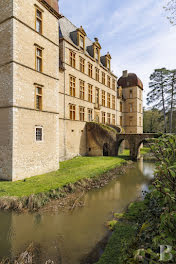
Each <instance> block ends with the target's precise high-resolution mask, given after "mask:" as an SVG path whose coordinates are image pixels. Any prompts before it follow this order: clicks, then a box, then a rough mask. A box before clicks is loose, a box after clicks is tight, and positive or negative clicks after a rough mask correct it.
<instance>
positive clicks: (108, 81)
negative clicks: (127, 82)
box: [107, 76, 111, 88]
mask: <svg viewBox="0 0 176 264" xmlns="http://www.w3.org/2000/svg"><path fill="white" fill-rule="evenodd" d="M107 83H108V87H109V88H111V78H110V77H109V76H107Z"/></svg>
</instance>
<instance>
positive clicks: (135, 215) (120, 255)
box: [89, 135, 176, 264]
mask: <svg viewBox="0 0 176 264" xmlns="http://www.w3.org/2000/svg"><path fill="white" fill-rule="evenodd" d="M151 149H152V152H153V153H154V155H155V157H156V158H157V161H158V162H157V163H156V170H155V173H154V175H155V178H154V181H153V182H152V185H151V187H150V190H151V192H150V193H148V194H147V195H146V197H145V199H144V200H143V201H137V202H134V203H131V204H130V206H129V207H128V209H127V211H126V212H125V213H124V214H120V215H119V214H115V215H114V219H113V220H112V221H111V222H109V226H110V227H111V228H112V229H113V233H112V236H111V237H110V239H109V241H108V243H107V246H106V248H105V251H104V253H103V254H102V256H101V257H100V259H99V261H98V262H96V264H106V263H108V264H124V263H125V264H137V263H159V262H160V263H176V231H175V226H176V212H175V210H176V207H175V201H176V192H175V190H176V183H175V177H176V163H175V150H176V137H175V136H174V135H163V136H162V137H161V138H159V139H157V140H156V142H153V143H152V144H151ZM161 245H162V254H161ZM166 249H167V250H166ZM161 258H162V259H161ZM89 264H91V262H90V263H89Z"/></svg>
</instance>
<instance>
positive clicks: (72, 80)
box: [69, 75, 76, 97]
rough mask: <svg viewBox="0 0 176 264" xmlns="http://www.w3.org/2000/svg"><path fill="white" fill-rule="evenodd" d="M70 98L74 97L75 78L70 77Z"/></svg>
mask: <svg viewBox="0 0 176 264" xmlns="http://www.w3.org/2000/svg"><path fill="white" fill-rule="evenodd" d="M69 88H70V89H69V90H70V96H73V97H76V77H74V76H72V75H70V78H69Z"/></svg>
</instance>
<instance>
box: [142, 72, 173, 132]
mask: <svg viewBox="0 0 176 264" xmlns="http://www.w3.org/2000/svg"><path fill="white" fill-rule="evenodd" d="M149 88H150V92H149V93H148V94H147V104H148V105H152V107H153V110H152V111H149V112H147V114H148V115H149V120H150V122H149V123H148V125H147V127H145V126H146V123H147V120H145V119H146V118H147V115H145V112H144V130H149V128H150V130H151V131H152V132H156V131H154V130H156V129H157V130H158V128H157V126H156V124H158V125H159V128H160V127H162V126H163V127H164V130H163V131H162V132H166V131H169V132H170V133H172V132H173V130H172V127H173V123H174V120H173V115H174V112H175V109H176V70H168V69H166V68H161V69H156V70H155V71H154V72H153V73H152V74H151V76H150V83H149ZM156 109H157V110H156ZM151 114H154V116H150V115H151ZM157 115H158V117H157ZM159 115H160V116H159ZM162 117H163V118H162ZM156 119H158V120H156ZM161 120H162V121H164V123H163V124H159V122H161ZM155 121H157V122H155ZM168 121H169V124H168Z"/></svg>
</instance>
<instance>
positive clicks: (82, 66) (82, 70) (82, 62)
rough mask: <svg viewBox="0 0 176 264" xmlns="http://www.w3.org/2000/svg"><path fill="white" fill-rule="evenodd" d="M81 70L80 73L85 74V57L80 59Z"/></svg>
mask: <svg viewBox="0 0 176 264" xmlns="http://www.w3.org/2000/svg"><path fill="white" fill-rule="evenodd" d="M79 69H80V72H82V73H84V72H85V59H84V58H83V57H81V56H80V57H79Z"/></svg>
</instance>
